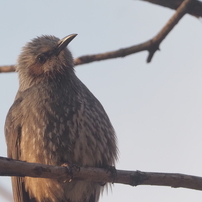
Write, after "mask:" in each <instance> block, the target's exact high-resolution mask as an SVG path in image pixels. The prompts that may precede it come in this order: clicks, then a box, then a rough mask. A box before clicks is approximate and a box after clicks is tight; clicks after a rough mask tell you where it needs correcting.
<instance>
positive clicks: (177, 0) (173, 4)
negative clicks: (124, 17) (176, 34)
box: [142, 0, 202, 17]
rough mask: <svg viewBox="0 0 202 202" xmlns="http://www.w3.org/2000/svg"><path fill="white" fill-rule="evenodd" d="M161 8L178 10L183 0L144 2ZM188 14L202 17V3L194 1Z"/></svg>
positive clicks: (148, 0)
mask: <svg viewBox="0 0 202 202" xmlns="http://www.w3.org/2000/svg"><path fill="white" fill-rule="evenodd" d="M142 1H146V2H149V3H152V4H156V5H159V6H163V7H167V8H171V9H174V10H176V9H177V8H178V7H179V5H180V4H181V3H182V2H183V0H142ZM187 13H189V14H190V15H193V16H195V17H202V2H200V1H193V2H192V3H191V5H190V7H189V9H188V10H187Z"/></svg>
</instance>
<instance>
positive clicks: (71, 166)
mask: <svg viewBox="0 0 202 202" xmlns="http://www.w3.org/2000/svg"><path fill="white" fill-rule="evenodd" d="M61 166H63V167H65V168H66V169H67V173H68V175H69V176H70V178H69V179H66V180H63V183H66V182H71V181H72V180H73V173H74V172H76V171H77V172H78V171H80V166H78V165H76V164H72V163H69V162H66V163H63V164H62V165H61Z"/></svg>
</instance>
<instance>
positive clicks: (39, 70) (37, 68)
mask: <svg viewBox="0 0 202 202" xmlns="http://www.w3.org/2000/svg"><path fill="white" fill-rule="evenodd" d="M29 73H30V75H33V76H39V75H41V74H43V73H44V70H43V65H41V64H33V65H31V66H30V67H29Z"/></svg>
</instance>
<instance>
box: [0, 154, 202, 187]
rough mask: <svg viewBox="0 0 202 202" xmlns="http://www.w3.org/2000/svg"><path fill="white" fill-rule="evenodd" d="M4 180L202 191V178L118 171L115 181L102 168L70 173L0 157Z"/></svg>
mask: <svg viewBox="0 0 202 202" xmlns="http://www.w3.org/2000/svg"><path fill="white" fill-rule="evenodd" d="M0 176H21V177H25V176H29V177H37V178H50V179H56V180H60V181H62V182H64V183H68V182H71V181H72V180H85V181H94V182H111V183H121V184H127V185H131V186H138V185H160V186H170V187H174V188H177V187H183V188H189V189H196V190H202V178H201V177H196V176H191V175H184V174H177V173H155V172H142V171H124V170H117V173H116V177H113V175H112V174H111V172H109V171H107V170H106V169H101V168H92V167H80V168H77V167H73V168H72V169H71V171H70V170H69V169H67V168H66V167H63V166H51V165H43V164H38V163H28V162H23V161H18V160H13V159H9V158H4V157H0Z"/></svg>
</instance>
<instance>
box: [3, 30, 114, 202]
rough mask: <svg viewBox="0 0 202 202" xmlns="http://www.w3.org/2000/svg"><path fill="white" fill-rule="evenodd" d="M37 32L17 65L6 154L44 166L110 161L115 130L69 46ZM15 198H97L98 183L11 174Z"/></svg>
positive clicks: (73, 201)
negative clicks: (82, 76)
mask: <svg viewBox="0 0 202 202" xmlns="http://www.w3.org/2000/svg"><path fill="white" fill-rule="evenodd" d="M75 36H76V34H72V35H69V36H67V37H65V38H63V39H62V40H60V39H58V38H56V37H54V36H47V35H45V36H41V37H37V38H35V39H33V40H32V41H31V42H29V43H27V44H26V45H25V46H24V47H23V49H22V53H21V54H20V56H19V58H18V63H17V66H16V69H17V72H18V75H19V90H18V92H17V95H16V98H15V101H14V103H13V105H12V106H11V108H10V110H9V112H8V115H7V118H6V123H5V135H6V142H7V147H8V157H9V158H13V159H19V160H22V161H27V162H35V163H42V164H47V165H62V164H64V163H69V164H75V165H78V166H94V167H105V166H113V165H114V164H115V161H116V159H117V144H116V136H115V132H114V129H113V127H112V125H111V123H110V120H109V118H108V116H107V114H106V112H105V110H104V109H103V107H102V105H101V104H100V102H99V101H98V100H97V99H96V98H95V97H94V95H93V94H92V93H91V92H90V91H89V90H88V88H87V87H86V86H85V85H84V84H83V83H82V82H81V81H80V80H79V79H78V78H77V76H76V75H75V72H74V62H73V58H72V55H71V53H70V51H69V50H68V49H67V45H68V44H69V43H70V41H71V40H72V39H73V38H74V37H75ZM12 187H13V195H14V201H15V202H97V201H98V199H99V195H100V192H101V191H102V186H101V184H99V183H96V182H86V181H76V180H74V179H73V180H72V181H71V182H66V183H64V182H60V181H57V180H52V179H42V178H31V177H12Z"/></svg>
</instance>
